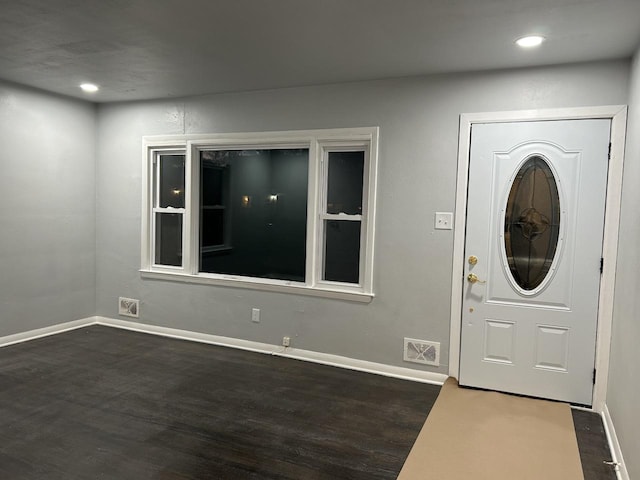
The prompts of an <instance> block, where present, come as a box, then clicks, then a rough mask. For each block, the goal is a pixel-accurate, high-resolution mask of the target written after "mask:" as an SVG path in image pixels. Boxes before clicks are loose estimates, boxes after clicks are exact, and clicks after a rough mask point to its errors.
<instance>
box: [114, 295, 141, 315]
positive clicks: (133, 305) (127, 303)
mask: <svg viewBox="0 0 640 480" xmlns="http://www.w3.org/2000/svg"><path fill="white" fill-rule="evenodd" d="M118 315H123V316H125V317H133V318H138V317H139V316H140V300H136V299H135V298H125V297H119V298H118Z"/></svg>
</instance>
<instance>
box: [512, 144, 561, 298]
mask: <svg viewBox="0 0 640 480" xmlns="http://www.w3.org/2000/svg"><path fill="white" fill-rule="evenodd" d="M559 235H560V197H559V195H558V186H557V184H556V180H555V178H554V176H553V172H552V171H551V168H549V165H548V164H547V162H546V161H545V160H544V159H543V158H542V157H539V156H533V157H530V158H529V159H528V160H527V161H526V162H525V163H524V165H523V166H522V167H521V168H520V170H519V171H518V173H517V175H516V177H515V179H514V181H513V185H512V186H511V190H510V192H509V198H508V200H507V207H506V214H505V223H504V242H505V250H506V254H507V261H508V263H509V269H510V271H511V275H512V276H513V279H514V280H515V281H516V283H517V284H518V285H519V286H520V287H521V288H522V289H524V290H534V289H535V288H536V287H538V286H539V285H540V284H541V283H542V282H543V280H544V279H545V278H546V276H547V275H548V273H549V270H550V269H551V264H552V262H553V258H554V256H555V253H556V250H557V247H558V238H559Z"/></svg>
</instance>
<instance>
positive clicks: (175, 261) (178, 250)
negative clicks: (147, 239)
mask: <svg viewBox="0 0 640 480" xmlns="http://www.w3.org/2000/svg"><path fill="white" fill-rule="evenodd" d="M155 248H156V258H155V263H156V264H157V265H171V266H175V267H180V266H182V215H180V214H176V213H156V243H155Z"/></svg>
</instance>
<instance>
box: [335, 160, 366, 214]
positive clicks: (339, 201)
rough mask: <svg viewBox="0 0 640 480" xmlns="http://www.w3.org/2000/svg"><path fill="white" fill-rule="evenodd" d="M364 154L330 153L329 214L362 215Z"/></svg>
mask: <svg viewBox="0 0 640 480" xmlns="http://www.w3.org/2000/svg"><path fill="white" fill-rule="evenodd" d="M363 175H364V152H329V175H328V177H329V178H328V181H327V213H347V214H349V215H361V214H362V183H363V178H364V177H363Z"/></svg>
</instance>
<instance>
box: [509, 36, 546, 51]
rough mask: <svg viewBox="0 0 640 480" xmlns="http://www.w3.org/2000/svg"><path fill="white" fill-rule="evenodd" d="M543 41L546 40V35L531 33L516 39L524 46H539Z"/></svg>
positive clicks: (520, 45)
mask: <svg viewBox="0 0 640 480" xmlns="http://www.w3.org/2000/svg"><path fill="white" fill-rule="evenodd" d="M542 42H544V37H541V36H540V35H529V36H527V37H522V38H519V39H518V40H516V44H517V45H518V46H519V47H522V48H532V47H537V46H539V45H540V44H541V43H542Z"/></svg>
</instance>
